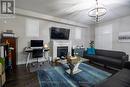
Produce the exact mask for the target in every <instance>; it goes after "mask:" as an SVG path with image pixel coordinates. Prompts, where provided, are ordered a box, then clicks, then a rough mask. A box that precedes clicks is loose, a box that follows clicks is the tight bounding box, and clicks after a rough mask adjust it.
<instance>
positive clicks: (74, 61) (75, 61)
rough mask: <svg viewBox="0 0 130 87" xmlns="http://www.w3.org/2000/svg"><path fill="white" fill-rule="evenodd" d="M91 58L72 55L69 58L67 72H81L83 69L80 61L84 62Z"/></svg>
mask: <svg viewBox="0 0 130 87" xmlns="http://www.w3.org/2000/svg"><path fill="white" fill-rule="evenodd" d="M88 61H89V59H85V58H82V57H78V56H70V57H68V58H67V64H68V66H69V69H68V70H66V72H67V73H69V74H71V75H72V74H76V73H79V72H81V71H82V70H80V69H79V68H78V67H79V65H80V63H82V62H88Z"/></svg>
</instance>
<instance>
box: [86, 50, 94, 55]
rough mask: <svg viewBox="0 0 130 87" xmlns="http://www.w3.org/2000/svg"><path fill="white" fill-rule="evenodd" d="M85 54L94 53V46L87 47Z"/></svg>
mask: <svg viewBox="0 0 130 87" xmlns="http://www.w3.org/2000/svg"><path fill="white" fill-rule="evenodd" d="M87 55H95V49H94V48H87Z"/></svg>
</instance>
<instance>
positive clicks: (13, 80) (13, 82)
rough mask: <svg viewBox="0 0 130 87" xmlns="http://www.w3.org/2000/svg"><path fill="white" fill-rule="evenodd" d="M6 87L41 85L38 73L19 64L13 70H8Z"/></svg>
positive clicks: (35, 86) (36, 86) (34, 86)
mask: <svg viewBox="0 0 130 87" xmlns="http://www.w3.org/2000/svg"><path fill="white" fill-rule="evenodd" d="M6 77H7V81H6V84H5V87H39V82H38V78H37V74H36V73H35V72H33V73H32V72H29V71H28V70H27V69H26V67H25V65H19V66H17V68H16V70H15V71H13V72H7V74H6Z"/></svg>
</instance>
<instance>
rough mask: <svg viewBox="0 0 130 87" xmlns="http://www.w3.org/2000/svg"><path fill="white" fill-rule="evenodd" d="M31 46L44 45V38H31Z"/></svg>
mask: <svg viewBox="0 0 130 87" xmlns="http://www.w3.org/2000/svg"><path fill="white" fill-rule="evenodd" d="M31 47H43V40H31Z"/></svg>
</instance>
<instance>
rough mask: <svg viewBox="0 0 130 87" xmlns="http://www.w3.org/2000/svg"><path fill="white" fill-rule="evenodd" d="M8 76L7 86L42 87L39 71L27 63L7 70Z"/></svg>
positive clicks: (108, 70)
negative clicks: (29, 67)
mask: <svg viewBox="0 0 130 87" xmlns="http://www.w3.org/2000/svg"><path fill="white" fill-rule="evenodd" d="M89 64H90V65H92V66H94V67H97V68H99V69H102V70H104V71H107V72H110V73H112V74H115V73H116V72H117V71H116V70H113V69H110V68H104V67H101V66H99V65H97V64H92V63H89ZM6 77H7V81H6V84H5V87H40V86H39V82H38V78H37V73H36V72H29V70H27V69H26V67H25V65H19V66H17V68H16V70H15V71H13V72H7V74H6Z"/></svg>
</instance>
